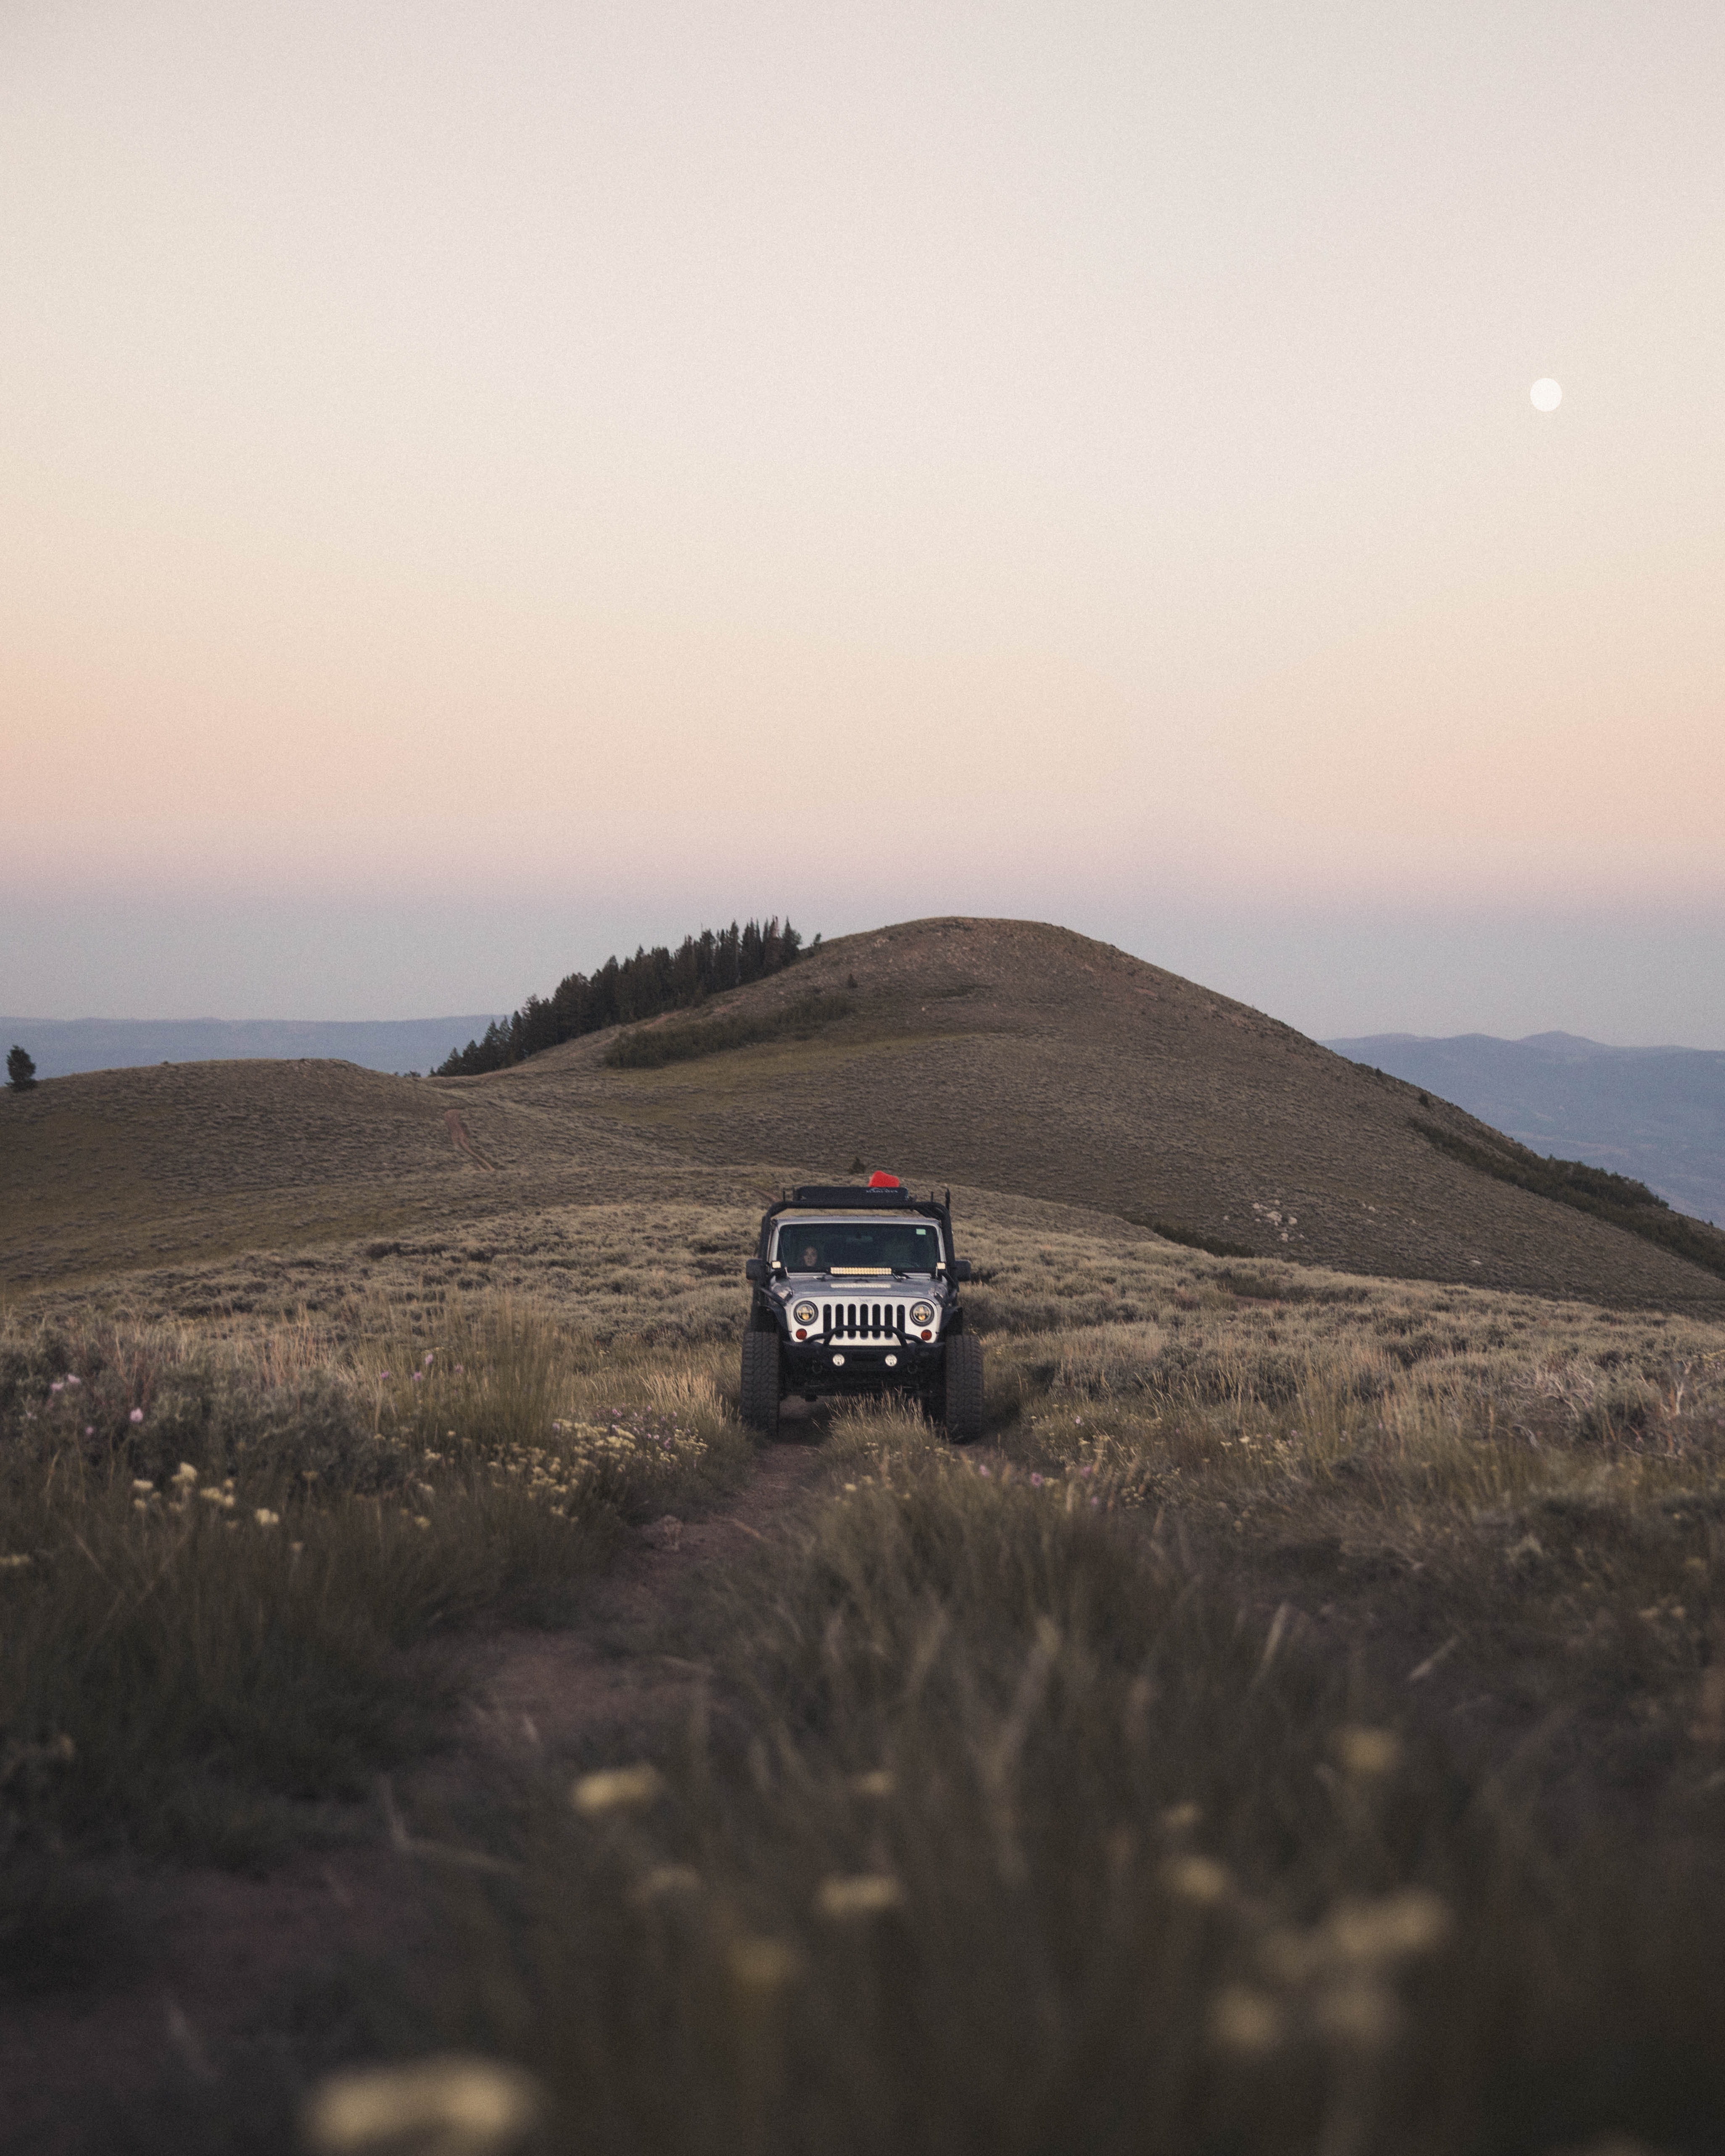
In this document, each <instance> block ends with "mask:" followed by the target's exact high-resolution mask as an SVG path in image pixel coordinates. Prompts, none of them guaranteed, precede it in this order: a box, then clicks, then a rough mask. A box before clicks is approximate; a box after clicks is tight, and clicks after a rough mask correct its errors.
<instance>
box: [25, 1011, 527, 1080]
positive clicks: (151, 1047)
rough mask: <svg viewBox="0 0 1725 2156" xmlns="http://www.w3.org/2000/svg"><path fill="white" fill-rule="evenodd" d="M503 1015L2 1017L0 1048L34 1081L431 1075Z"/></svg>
mask: <svg viewBox="0 0 1725 2156" xmlns="http://www.w3.org/2000/svg"><path fill="white" fill-rule="evenodd" d="M502 1015H505V1014H502V1013H500V1012H496V1011H480V1012H470V1013H469V1014H468V1015H467V1016H465V1018H404V1019H219V1018H187V1019H120V1018H74V1019H64V1018H0V1035H3V1036H4V1038H3V1039H0V1051H3V1050H6V1049H8V1048H10V1047H11V1046H12V1045H13V1042H14V1041H16V1042H17V1044H18V1046H19V1047H20V1048H23V1049H25V1050H28V1053H29V1054H30V1055H31V1056H33V1058H34V1060H35V1064H36V1075H37V1076H38V1077H39V1078H64V1077H69V1076H70V1075H71V1074H72V1073H73V1072H74V1071H79V1070H131V1069H133V1068H135V1067H136V1065H140V1064H148V1063H220V1062H227V1061H230V1060H243V1061H248V1062H249V1061H252V1060H256V1059H259V1058H267V1059H271V1060H285V1061H292V1060H295V1058H297V1057H300V1056H318V1057H329V1058H334V1059H335V1060H337V1061H339V1062H342V1063H357V1064H358V1065H360V1067H361V1068H362V1070H393V1071H408V1070H422V1071H423V1070H431V1069H432V1068H433V1067H434V1065H437V1064H439V1063H441V1062H442V1061H443V1060H444V1057H445V1056H446V1055H449V1054H450V1053H451V1052H452V1051H453V1050H455V1049H458V1048H459V1046H460V1045H461V1044H462V1042H463V1041H464V1040H471V1039H473V1038H474V1037H475V1034H482V1033H483V1032H484V1031H485V1028H486V1027H487V1026H488V1025H490V1024H491V1023H492V1021H493V1020H494V1019H496V1018H498V1017H500V1016H502Z"/></svg>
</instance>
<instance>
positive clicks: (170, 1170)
mask: <svg viewBox="0 0 1725 2156" xmlns="http://www.w3.org/2000/svg"><path fill="white" fill-rule="evenodd" d="M829 1013H830V1016H829V1015H828V1014H829ZM643 1034H651V1035H655V1036H659V1037H660V1047H662V1048H666V1049H668V1050H670V1054H669V1056H668V1060H665V1061H664V1062H662V1063H660V1064H658V1065H656V1066H653V1065H649V1066H648V1067H640V1065H639V1052H640V1042H641V1037H642V1035H643ZM738 1044H741V1045H738ZM619 1047H621V1052H622V1053H623V1055H624V1056H625V1058H628V1057H629V1056H631V1055H633V1056H634V1058H635V1059H636V1060H635V1062H634V1067H631V1065H630V1063H629V1061H628V1060H625V1061H624V1064H623V1065H622V1067H619V1063H618V1061H617V1060H616V1059H617V1058H618V1056H619ZM452 1116H453V1117H454V1119H455V1120H454V1122H452V1120H451V1118H452ZM1420 1124H1425V1125H1427V1126H1430V1129H1432V1130H1435V1131H1437V1132H1443V1133H1447V1134H1448V1135H1449V1136H1450V1137H1451V1138H1453V1139H1455V1140H1457V1141H1461V1142H1466V1143H1474V1142H1477V1140H1478V1139H1479V1137H1480V1136H1481V1132H1483V1130H1484V1127H1483V1126H1481V1125H1480V1124H1478V1123H1476V1122H1475V1121H1474V1119H1473V1118H1472V1117H1471V1116H1467V1115H1466V1114H1464V1113H1463V1112H1462V1111H1461V1110H1459V1109H1455V1108H1453V1107H1450V1106H1447V1105H1446V1104H1445V1103H1443V1102H1441V1101H1435V1100H1433V1099H1431V1098H1429V1097H1428V1096H1425V1095H1423V1094H1422V1093H1421V1092H1420V1091H1419V1090H1418V1089H1417V1088H1416V1087H1414V1086H1411V1085H1407V1084H1404V1083H1402V1082H1401V1081H1398V1080H1394V1079H1390V1078H1385V1077H1381V1076H1379V1075H1377V1074H1376V1073H1374V1072H1373V1071H1370V1070H1364V1069H1362V1068H1361V1067H1359V1066H1358V1065H1354V1064H1352V1063H1349V1062H1348V1061H1346V1060H1344V1059H1343V1058H1342V1057H1340V1056H1338V1055H1334V1054H1332V1053H1331V1051H1330V1050H1327V1049H1325V1048H1322V1047H1321V1046H1319V1045H1317V1043H1316V1042H1313V1041H1312V1040H1309V1039H1306V1038H1305V1037H1304V1036H1303V1035H1301V1034H1298V1033H1296V1032H1295V1031H1294V1030H1293V1029H1291V1028H1290V1027H1288V1026H1286V1025H1283V1024H1279V1023H1278V1022H1277V1021H1276V1020H1275V1019H1270V1018H1267V1017H1266V1016H1265V1015H1264V1014H1262V1013H1261V1012H1259V1011H1255V1010H1252V1009H1250V1008H1248V1007H1247V1006H1245V1005H1244V1004H1236V1003H1234V1002H1232V1001H1230V999H1229V998H1225V997H1222V996H1219V995H1216V994H1214V993H1211V992H1210V991H1209V990H1207V989H1205V988H1200V987H1199V986H1198V985H1196V984H1195V983H1192V982H1189V981H1186V980H1183V979H1182V978H1179V977H1178V975H1175V974H1173V973H1166V972H1164V971H1163V970H1162V969H1161V968H1158V967H1155V966H1152V965H1148V964H1146V963H1144V962H1142V961H1141V960H1138V959H1136V958H1132V957H1128V956H1127V955H1126V954H1125V953H1124V952H1120V951H1117V950H1115V949H1114V948H1112V947H1111V946H1108V945H1106V944H1101V943H1097V942H1091V941H1090V940H1089V939H1087V938H1086V937H1081V936H1077V935H1075V934H1073V933H1072V932H1070V931H1068V930H1065V929H1060V928H1055V927H1046V926H1044V925H1042V924H1040V923H1035V922H1029V921H983V920H976V921H973V920H963V919H952V918H947V919H939V920H931V921H911V922H907V923H904V924H902V925H900V926H898V927H890V928H885V929H882V930H880V931H878V932H871V933H869V934H865V935H860V936H854V937H845V938H844V939H842V940H840V941H839V942H834V943H832V944H829V945H825V946H823V947H820V948H819V950H817V951H816V952H814V953H813V954H811V955H810V956H809V957H807V958H805V959H804V960H803V961H802V962H800V963H798V965H797V966H796V967H794V968H792V969H791V970H790V971H789V972H788V973H783V974H781V975H778V976H776V977H774V978H771V979H769V980H767V981H764V982H761V983H756V984H755V985H753V986H752V987H750V988H743V989H740V990H737V991H735V992H733V993H732V994H730V995H727V996H725V997H721V998H716V999H715V1001H714V1002H713V1003H712V1004H709V1005H708V1006H706V1009H704V1010H703V1011H702V1012H701V1014H698V1015H696V1016H691V1014H674V1015H672V1016H670V1017H668V1018H665V1019H657V1020H654V1021H651V1022H649V1026H648V1027H646V1028H636V1029H631V1033H630V1035H629V1037H627V1038H626V1039H624V1041H623V1042H622V1043H621V1044H619V1034H618V1033H617V1032H616V1031H615V1030H613V1031H611V1032H608V1033H604V1034H593V1035H592V1036H590V1037H588V1039H583V1040H580V1041H577V1042H571V1043H569V1044H567V1045H565V1046H563V1047H562V1048H559V1049H556V1050H551V1051H550V1052H548V1053H547V1054H546V1055H540V1056H536V1057H535V1058H533V1059H531V1060H530V1061H529V1062H527V1063H526V1064H522V1065H517V1066H516V1067H515V1068H513V1069H511V1070H505V1071H500V1072H494V1073H490V1074H488V1075H485V1076H483V1077H478V1078H470V1079H452V1080H421V1081H411V1080H405V1079H394V1078H390V1077H387V1076H383V1075H379V1074H375V1073H369V1072H363V1071H360V1070H356V1069H354V1068H352V1066H348V1065H340V1064H331V1063H326V1062H316V1061H307V1062H301V1063H285V1064H271V1063H258V1062H251V1063H228V1064H210V1065H192V1066H177V1067H174V1068H172V1069H167V1070H160V1069H157V1070H136V1071H123V1072H105V1073H95V1074H90V1075H87V1076H83V1077H78V1078H67V1079H61V1080H57V1081H54V1083H53V1084H51V1085H48V1086H42V1087H39V1089H38V1090H37V1091H35V1092H34V1093H32V1094H28V1095H25V1096H8V1097H6V1099H5V1100H4V1101H3V1102H0V1218H3V1219H4V1222H5V1227H4V1229H3V1230H0V1283H4V1284H8V1285H9V1286H11V1287H12V1289H13V1292H14V1293H16V1292H17V1291H18V1290H20V1289H27V1288H28V1286H29V1285H32V1284H34V1283H38V1282H46V1281H51V1280H55V1279H58V1280H60V1281H69V1280H70V1279H73V1278H76V1277H78V1276H94V1275H97V1274H100V1273H103V1272H105V1271H107V1270H111V1269H113V1268H116V1267H132V1268H137V1267H147V1266H152V1265H153V1266H161V1265H184V1264H186V1263H187V1262H198V1261H201V1260H218V1259H221V1258H222V1257H223V1256H224V1255H227V1254H228V1253H231V1252H235V1251H239V1250H244V1249H255V1248H257V1247H259V1246H260V1245H276V1246H278V1247H283V1246H287V1245H293V1244H296V1243H297V1244H306V1245H316V1244H319V1243H329V1242H331V1241H336V1240H346V1241H352V1240H357V1239H362V1238H365V1237H373V1238H377V1237H388V1236H391V1235H396V1236H398V1235H401V1234H402V1233H403V1232H422V1233H425V1234H430V1235H434V1236H435V1235H438V1234H443V1235H450V1234H454V1233H456V1232H458V1231H460V1230H462V1229H465V1228H468V1227H473V1228H475V1229H479V1228H483V1227H484V1225H485V1224H486V1223H488V1222H490V1223H494V1224H495V1225H494V1226H493V1227H492V1228H490V1229H487V1230H486V1231H485V1232H486V1235H487V1237H488V1239H489V1240H490V1241H492V1242H496V1241H500V1240H502V1241H506V1240H507V1230H506V1229H504V1228H503V1227H502V1225H501V1223H500V1222H499V1216H515V1215H519V1214H521V1212H522V1210H523V1209H532V1208H535V1207H541V1206H544V1205H549V1204H607V1203H609V1202H612V1201H614V1200H615V1199H618V1198H619V1197H620V1196H623V1195H624V1194H627V1195H629V1196H630V1197H631V1198H634V1199H642V1198H655V1197H657V1198H663V1199H675V1197H677V1195H678V1194H679V1193H683V1194H685V1195H688V1196H691V1197H694V1196H696V1195H707V1196H711V1195H712V1194H714V1193H715V1192H716V1190H717V1189H719V1188H723V1189H724V1190H725V1191H726V1192H731V1193H734V1194H737V1195H739V1196H741V1195H742V1194H744V1193H751V1192H752V1187H753V1186H754V1185H755V1184H757V1183H760V1182H762V1181H768V1182H771V1181H776V1180H777V1179H778V1178H782V1177H784V1176H788V1175H796V1174H799V1173H807V1172H814V1173H820V1174H823V1175H831V1174H833V1173H843V1172H844V1171H845V1170H846V1169H847V1168H849V1166H850V1163H851V1162H852V1160H853V1159H854V1158H861V1159H862V1160H864V1161H865V1163H868V1165H869V1166H870V1167H875V1166H882V1165H884V1166H888V1167H891V1168H893V1169H895V1170H896V1171H897V1172H898V1173H902V1174H905V1175H906V1176H909V1177H911V1178H915V1179H916V1180H919V1181H922V1180H937V1181H940V1182H943V1183H946V1182H950V1183H956V1184H961V1185H964V1186H968V1187H969V1188H973V1189H977V1190H986V1191H989V1192H993V1193H1000V1194H1003V1195H1009V1196H1014V1197H1019V1198H1024V1199H1036V1200H1041V1201H1045V1202H1048V1203H1052V1204H1063V1205H1076V1206H1077V1207H1080V1208H1083V1209H1087V1210H1089V1211H1091V1212H1092V1213H1094V1214H1106V1215H1111V1216H1114V1217H1116V1218H1117V1219H1122V1220H1124V1221H1128V1222H1132V1223H1134V1224H1137V1225H1138V1226H1139V1227H1141V1228H1154V1229H1157V1230H1158V1231H1159V1232H1162V1233H1165V1234H1172V1235H1174V1236H1175V1237H1176V1238H1177V1239H1187V1240H1197V1241H1199V1242H1200V1243H1202V1244H1204V1245H1209V1246H1210V1247H1212V1248H1214V1249H1216V1250H1222V1251H1224V1252H1226V1251H1237V1252H1240V1253H1248V1254H1253V1255H1263V1256H1275V1257H1279V1258H1286V1259H1289V1260H1296V1261H1298V1262H1302V1263H1307V1264H1319V1265H1326V1266H1329V1267H1333V1268H1337V1269H1340V1270H1347V1271H1349V1272H1354V1273H1363V1274H1373V1275H1378V1276H1400V1277H1406V1278H1422V1279H1431V1280H1440V1281H1459V1282H1466V1283H1469V1284H1471V1285H1474V1286H1482V1287H1496V1288H1513V1289H1521V1290H1524V1291H1534V1292H1538V1293H1542V1294H1548V1295H1572V1296H1583V1297H1586V1298H1589V1299H1591V1300H1595V1301H1603V1302H1608V1303H1622V1304H1658V1305H1661V1306H1671V1307H1674V1308H1692V1309H1695V1310H1697V1311H1704V1310H1717V1309H1719V1308H1722V1307H1725V1280H1721V1279H1720V1278H1718V1277H1717V1276H1714V1275H1712V1274H1711V1273H1709V1272H1707V1271H1706V1270H1702V1268H1700V1267H1698V1266H1697V1265H1692V1264H1689V1263H1686V1262H1684V1261H1683V1260H1681V1259H1680V1258H1678V1257H1676V1256H1674V1255H1671V1254H1670V1253H1668V1252H1666V1251H1665V1250H1660V1249H1657V1248H1655V1247H1653V1246H1651V1245H1649V1244H1647V1243H1645V1242H1644V1241H1642V1240H1639V1239H1638V1238H1637V1237H1636V1236H1635V1235H1630V1234H1628V1233H1625V1231H1624V1230H1622V1229H1620V1228H1618V1227H1615V1226H1613V1225H1611V1224H1607V1223H1606V1222H1604V1221H1602V1220H1599V1219H1592V1218H1589V1217H1588V1216H1587V1215H1585V1214H1581V1213H1578V1212H1575V1211H1573V1210H1571V1209H1568V1207H1566V1206H1564V1205H1563V1204H1557V1203H1554V1202H1553V1201H1552V1200H1551V1199H1547V1198H1545V1197H1543V1196H1540V1195H1538V1194H1536V1193H1532V1192H1530V1191H1527V1190H1524V1189H1520V1188H1515V1187H1513V1186H1512V1185H1511V1184H1508V1183H1505V1182H1503V1181H1501V1180H1498V1179H1497V1178H1493V1177H1492V1176H1490V1175H1487V1174H1485V1173H1481V1172H1480V1171H1479V1170H1478V1169H1477V1168H1475V1167H1473V1166H1471V1165H1470V1164H1469V1163H1468V1161H1467V1159H1466V1158H1465V1157H1462V1156H1461V1153H1459V1152H1449V1151H1446V1150H1445V1148H1444V1147H1442V1146H1441V1145H1440V1144H1438V1143H1435V1142H1433V1138H1432V1137H1431V1135H1430V1130H1428V1131H1422V1130H1421V1129H1420V1128H1419V1127H1417V1126H1418V1125H1420ZM1722 1249H1725V1241H1722Z"/></svg>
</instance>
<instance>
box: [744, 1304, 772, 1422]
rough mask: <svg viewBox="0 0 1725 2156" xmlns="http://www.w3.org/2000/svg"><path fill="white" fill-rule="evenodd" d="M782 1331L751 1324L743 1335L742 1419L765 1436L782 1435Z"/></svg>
mask: <svg viewBox="0 0 1725 2156" xmlns="http://www.w3.org/2000/svg"><path fill="white" fill-rule="evenodd" d="M778 1392H779V1388H778V1333H777V1332H756V1331H755V1329H754V1327H752V1326H751V1327H750V1328H749V1330H748V1331H747V1332H745V1333H744V1334H743V1336H742V1419H743V1421H744V1423H745V1424H747V1427H748V1428H749V1429H750V1430H758V1431H759V1432H760V1434H761V1435H762V1437H777V1436H778Z"/></svg>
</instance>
